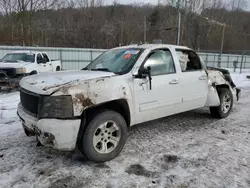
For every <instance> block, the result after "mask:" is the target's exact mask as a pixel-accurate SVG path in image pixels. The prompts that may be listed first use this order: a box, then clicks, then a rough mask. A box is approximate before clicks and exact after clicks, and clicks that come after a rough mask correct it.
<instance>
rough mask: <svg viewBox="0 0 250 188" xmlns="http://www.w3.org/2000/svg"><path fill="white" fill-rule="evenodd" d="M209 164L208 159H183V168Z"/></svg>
mask: <svg viewBox="0 0 250 188" xmlns="http://www.w3.org/2000/svg"><path fill="white" fill-rule="evenodd" d="M206 164H207V159H200V158H199V159H193V160H186V161H183V163H182V164H181V167H182V168H185V169H186V168H198V167H203V166H206Z"/></svg>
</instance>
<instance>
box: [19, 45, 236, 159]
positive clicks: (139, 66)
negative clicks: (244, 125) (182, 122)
mask: <svg viewBox="0 0 250 188" xmlns="http://www.w3.org/2000/svg"><path fill="white" fill-rule="evenodd" d="M20 86H21V88H20V98H21V102H20V103H19V104H18V110H17V114H18V116H19V117H20V119H21V121H22V125H23V128H24V131H25V133H26V134H27V135H28V136H32V135H33V136H34V135H36V136H37V138H38V140H39V142H40V143H41V144H42V145H45V146H50V147H53V148H55V149H59V150H74V149H75V147H76V146H77V147H78V148H79V149H80V151H81V152H82V153H83V154H84V155H85V156H86V157H87V158H88V159H89V160H92V161H94V162H105V161H109V160H111V159H113V158H115V157H116V156H117V155H118V154H119V153H120V152H121V150H122V148H123V146H124V144H125V141H126V135H127V129H128V128H129V127H130V126H132V125H136V124H139V123H143V122H146V121H150V120H154V119H158V118H162V117H164V116H169V115H173V114H177V113H181V112H185V111H189V110H193V109H197V108H202V107H209V108H210V111H211V114H212V115H213V116H214V117H216V118H225V117H227V116H228V115H229V113H230V112H231V109H232V107H233V103H234V102H235V101H236V100H238V99H239V94H240V89H238V88H236V86H235V85H234V83H233V82H232V80H231V77H230V74H229V72H228V71H226V70H223V69H215V68H206V67H205V65H204V63H203V61H202V59H201V58H200V57H199V56H198V55H197V54H196V53H195V52H194V51H193V50H191V49H189V48H187V47H182V46H173V45H153V44H152V45H149V44H148V45H133V46H125V47H119V48H114V49H110V50H108V51H106V52H104V53H103V54H102V55H100V56H99V57H98V58H97V59H95V60H94V61H93V62H91V63H90V64H89V65H88V66H87V67H85V68H84V69H82V70H80V71H79V70H78V71H62V72H58V73H48V74H43V75H42V74H41V75H34V76H29V77H26V78H23V79H22V80H21V82H20ZM200 126H202V125H200Z"/></svg>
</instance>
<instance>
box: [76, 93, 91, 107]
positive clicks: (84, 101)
mask: <svg viewBox="0 0 250 188" xmlns="http://www.w3.org/2000/svg"><path fill="white" fill-rule="evenodd" d="M73 103H74V104H75V103H81V104H82V106H83V107H88V106H92V105H93V104H94V103H93V102H92V101H91V99H90V98H88V97H85V96H84V95H83V94H81V93H78V94H76V95H75V98H74V99H73Z"/></svg>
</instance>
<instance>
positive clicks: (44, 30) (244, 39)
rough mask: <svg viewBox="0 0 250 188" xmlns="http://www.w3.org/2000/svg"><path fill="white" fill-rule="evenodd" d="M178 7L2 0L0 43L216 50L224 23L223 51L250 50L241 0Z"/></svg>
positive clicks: (194, 0)
mask: <svg viewBox="0 0 250 188" xmlns="http://www.w3.org/2000/svg"><path fill="white" fill-rule="evenodd" d="M184 1H185V3H184V5H182V6H181V7H179V8H178V7H176V6H173V4H169V3H167V1H166V3H162V4H158V5H155V6H153V5H149V4H133V5H121V4H119V2H118V1H114V3H113V4H112V5H106V6H104V4H103V0H60V1H59V0H1V2H0V6H1V8H0V11H1V14H0V45H21V46H50V47H76V48H112V47H116V46H120V45H129V44H135V43H138V44H139V43H144V42H146V43H152V42H153V41H154V40H155V39H161V40H162V42H163V43H168V44H175V43H176V36H177V35H176V26H177V20H178V19H177V16H178V11H180V12H181V18H182V19H181V34H180V43H181V45H186V46H189V47H191V48H194V49H196V50H198V49H200V50H214V51H217V50H219V49H220V46H221V39H222V31H223V27H222V23H223V24H225V39H224V52H230V51H232V50H233V51H237V50H246V49H247V50H250V19H249V18H250V12H248V11H246V10H244V8H245V7H246V3H245V1H244V0H232V1H230V4H227V5H225V4H223V1H220V0H210V1H209V3H205V2H208V0H207V1H205V0H184Z"/></svg>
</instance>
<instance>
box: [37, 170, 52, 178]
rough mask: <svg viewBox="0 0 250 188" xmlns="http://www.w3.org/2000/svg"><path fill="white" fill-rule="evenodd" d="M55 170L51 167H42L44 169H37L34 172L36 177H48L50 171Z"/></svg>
mask: <svg viewBox="0 0 250 188" xmlns="http://www.w3.org/2000/svg"><path fill="white" fill-rule="evenodd" d="M54 171H55V169H53V168H44V169H39V170H38V171H37V173H36V175H37V177H39V176H44V177H49V176H51V175H52V173H53V172H54Z"/></svg>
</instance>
